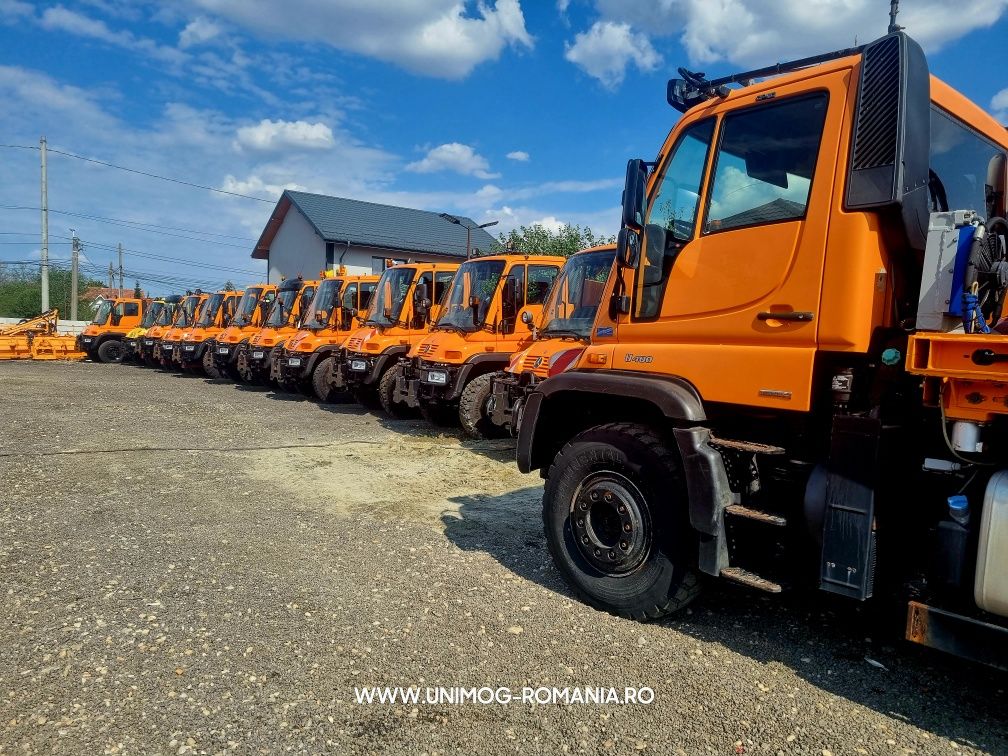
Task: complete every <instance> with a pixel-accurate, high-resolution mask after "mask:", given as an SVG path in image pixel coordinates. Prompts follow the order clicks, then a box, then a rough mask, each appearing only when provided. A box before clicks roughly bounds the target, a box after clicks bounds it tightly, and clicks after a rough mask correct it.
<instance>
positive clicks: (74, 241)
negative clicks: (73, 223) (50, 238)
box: [70, 228, 80, 320]
mask: <svg viewBox="0 0 1008 756" xmlns="http://www.w3.org/2000/svg"><path fill="white" fill-rule="evenodd" d="M70 244H71V252H70V320H77V300H78V296H77V278H78V275H79V273H80V239H78V238H77V231H76V230H75V229H72V228H71V229H70Z"/></svg>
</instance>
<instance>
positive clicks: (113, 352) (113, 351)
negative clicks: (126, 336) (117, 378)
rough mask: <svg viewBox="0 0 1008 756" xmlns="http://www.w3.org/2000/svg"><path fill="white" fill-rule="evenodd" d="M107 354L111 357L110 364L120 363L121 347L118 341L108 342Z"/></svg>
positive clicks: (121, 356)
mask: <svg viewBox="0 0 1008 756" xmlns="http://www.w3.org/2000/svg"><path fill="white" fill-rule="evenodd" d="M108 353H109V357H111V360H109V361H110V362H122V358H123V347H122V344H120V343H119V342H118V341H111V342H109V348H108Z"/></svg>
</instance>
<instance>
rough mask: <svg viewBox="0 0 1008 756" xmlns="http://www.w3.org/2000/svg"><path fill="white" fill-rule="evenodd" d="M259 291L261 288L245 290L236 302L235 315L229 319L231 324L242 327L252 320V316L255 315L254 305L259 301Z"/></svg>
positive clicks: (260, 291)
mask: <svg viewBox="0 0 1008 756" xmlns="http://www.w3.org/2000/svg"><path fill="white" fill-rule="evenodd" d="M261 293H262V289H246V290H245V293H244V294H242V298H241V301H240V302H238V307H237V309H236V310H235V316H234V317H233V318H232V319H231V325H233V326H238V327H239V328H244V327H245V326H247V325H248V324H249V323H251V322H252V316H253V315H255V309H256V305H257V304H258V303H259V295H260V294H261Z"/></svg>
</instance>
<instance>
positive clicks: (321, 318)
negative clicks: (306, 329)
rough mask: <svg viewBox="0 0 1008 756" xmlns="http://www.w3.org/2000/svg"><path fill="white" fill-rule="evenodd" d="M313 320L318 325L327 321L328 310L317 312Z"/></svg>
mask: <svg viewBox="0 0 1008 756" xmlns="http://www.w3.org/2000/svg"><path fill="white" fill-rule="evenodd" d="M315 320H316V322H318V323H325V322H327V321H328V320H329V311H328V310H319V311H317V312H316V313H315Z"/></svg>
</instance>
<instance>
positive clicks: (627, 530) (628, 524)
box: [623, 522, 630, 533]
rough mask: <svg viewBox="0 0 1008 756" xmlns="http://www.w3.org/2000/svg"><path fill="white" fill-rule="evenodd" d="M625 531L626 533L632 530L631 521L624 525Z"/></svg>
mask: <svg viewBox="0 0 1008 756" xmlns="http://www.w3.org/2000/svg"><path fill="white" fill-rule="evenodd" d="M623 532H624V533H629V532H630V523H629V522H628V523H626V524H624V525H623Z"/></svg>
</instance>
